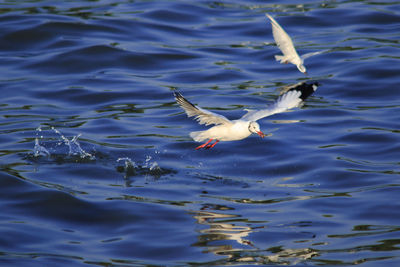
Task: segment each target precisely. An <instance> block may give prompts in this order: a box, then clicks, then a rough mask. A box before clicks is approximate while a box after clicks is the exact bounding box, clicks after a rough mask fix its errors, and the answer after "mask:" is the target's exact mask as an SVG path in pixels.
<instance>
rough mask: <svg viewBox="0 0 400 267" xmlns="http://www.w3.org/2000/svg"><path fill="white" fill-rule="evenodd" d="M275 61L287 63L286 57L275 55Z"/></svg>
mask: <svg viewBox="0 0 400 267" xmlns="http://www.w3.org/2000/svg"><path fill="white" fill-rule="evenodd" d="M275 60H276V61H280V63H287V62H286V58H285V56H281V55H275Z"/></svg>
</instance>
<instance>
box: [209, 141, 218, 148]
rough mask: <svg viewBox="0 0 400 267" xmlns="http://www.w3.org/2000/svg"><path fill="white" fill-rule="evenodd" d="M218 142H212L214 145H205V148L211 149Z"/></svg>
mask: <svg viewBox="0 0 400 267" xmlns="http://www.w3.org/2000/svg"><path fill="white" fill-rule="evenodd" d="M218 142H219V140H216V141H215V142H214V144H211V145H207V146H206V149H210V148H213V147H214V146H215V145H216V144H217V143H218Z"/></svg>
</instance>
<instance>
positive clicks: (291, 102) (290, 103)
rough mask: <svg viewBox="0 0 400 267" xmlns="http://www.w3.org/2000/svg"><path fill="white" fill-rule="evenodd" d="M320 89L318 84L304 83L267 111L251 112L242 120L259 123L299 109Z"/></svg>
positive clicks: (284, 95) (270, 106) (291, 90)
mask: <svg viewBox="0 0 400 267" xmlns="http://www.w3.org/2000/svg"><path fill="white" fill-rule="evenodd" d="M317 88H318V83H312V84H307V83H302V84H300V85H298V86H296V87H295V88H292V89H290V90H289V91H288V92H286V93H285V94H283V95H281V96H280V97H279V98H278V99H277V100H276V101H275V102H274V103H273V104H271V105H269V106H268V107H267V108H266V109H261V110H249V111H248V112H247V114H245V115H244V116H243V117H242V118H241V119H242V120H247V121H257V120H259V119H262V118H264V117H267V116H271V115H273V114H276V113H280V112H284V111H286V110H289V109H291V108H295V107H298V106H299V105H300V104H301V103H302V102H303V101H304V100H305V99H306V98H307V97H308V96H310V95H311V94H312V93H313V92H314V91H315V90H317Z"/></svg>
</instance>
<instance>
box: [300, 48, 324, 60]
mask: <svg viewBox="0 0 400 267" xmlns="http://www.w3.org/2000/svg"><path fill="white" fill-rule="evenodd" d="M326 51H327V50H321V51H317V52H311V53H307V54H304V55H301V59H302V60H305V59H306V58H309V57H312V56H316V55H319V54H322V53H325V52H326Z"/></svg>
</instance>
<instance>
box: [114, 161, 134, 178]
mask: <svg viewBox="0 0 400 267" xmlns="http://www.w3.org/2000/svg"><path fill="white" fill-rule="evenodd" d="M120 161H124V163H125V166H124V167H122V168H119V169H120V171H122V172H124V173H125V175H124V177H125V178H128V177H129V176H133V175H135V174H136V170H135V169H136V168H137V165H136V163H135V162H134V161H132V160H131V159H130V158H128V157H125V158H118V159H117V162H120ZM117 169H118V168H117Z"/></svg>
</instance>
